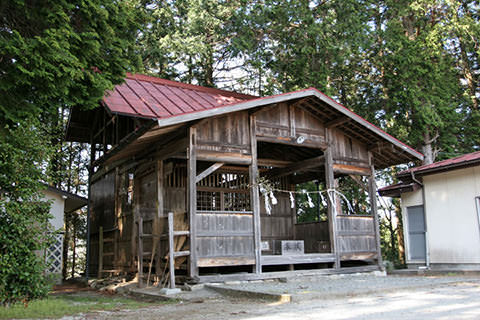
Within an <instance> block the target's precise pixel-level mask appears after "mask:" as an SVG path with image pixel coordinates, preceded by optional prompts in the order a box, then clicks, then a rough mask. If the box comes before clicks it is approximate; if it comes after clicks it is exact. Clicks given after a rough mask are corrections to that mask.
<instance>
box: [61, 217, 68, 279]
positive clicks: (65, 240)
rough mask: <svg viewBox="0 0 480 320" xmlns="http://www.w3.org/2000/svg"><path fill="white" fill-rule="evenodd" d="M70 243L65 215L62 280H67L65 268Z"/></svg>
mask: <svg viewBox="0 0 480 320" xmlns="http://www.w3.org/2000/svg"><path fill="white" fill-rule="evenodd" d="M69 242H70V217H68V214H65V234H64V237H63V249H62V260H63V261H62V279H63V280H66V279H67V266H68V246H69Z"/></svg>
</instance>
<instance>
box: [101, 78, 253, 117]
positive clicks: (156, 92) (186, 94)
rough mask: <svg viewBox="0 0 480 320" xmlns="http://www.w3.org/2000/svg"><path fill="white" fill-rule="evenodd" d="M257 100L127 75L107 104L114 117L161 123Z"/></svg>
mask: <svg viewBox="0 0 480 320" xmlns="http://www.w3.org/2000/svg"><path fill="white" fill-rule="evenodd" d="M255 98H257V97H255V96H251V95H246V94H240V93H236V92H230V91H225V90H219V89H214V88H207V87H201V86H196V85H191V84H186V83H181V82H176V81H171V80H165V79H160V78H156V77H151V76H146V75H139V74H127V77H126V79H125V82H124V83H123V84H121V85H117V86H115V88H114V89H113V90H111V91H108V92H107V93H106V94H105V97H104V98H103V101H104V103H105V104H106V106H107V107H108V108H109V109H110V111H111V112H113V113H118V114H125V115H132V116H136V117H142V118H154V119H161V118H167V117H172V116H176V115H181V114H185V113H190V112H197V111H203V110H207V109H212V108H217V107H221V106H225V105H229V104H234V103H238V102H242V101H245V100H251V99H255Z"/></svg>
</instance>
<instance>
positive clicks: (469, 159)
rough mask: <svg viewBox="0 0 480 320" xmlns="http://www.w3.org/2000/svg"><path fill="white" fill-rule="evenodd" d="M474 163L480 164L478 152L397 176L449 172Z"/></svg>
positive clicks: (405, 171) (417, 168)
mask: <svg viewBox="0 0 480 320" xmlns="http://www.w3.org/2000/svg"><path fill="white" fill-rule="evenodd" d="M476 162H480V151H477V152H472V153H467V154H464V155H463V156H459V157H456V158H451V159H447V160H443V161H439V162H434V163H432V164H427V165H424V166H420V167H415V168H411V169H408V170H404V171H402V172H399V173H398V176H403V175H407V174H410V172H414V173H418V174H420V173H427V172H433V171H441V170H449V169H454V168H458V167H463V166H466V165H470V164H473V163H476Z"/></svg>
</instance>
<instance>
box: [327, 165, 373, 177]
mask: <svg viewBox="0 0 480 320" xmlns="http://www.w3.org/2000/svg"><path fill="white" fill-rule="evenodd" d="M370 170H371V169H370V168H365V167H359V166H353V165H349V164H341V163H334V164H333V171H334V172H336V173H343V174H357V175H360V176H368V175H370V173H371V171H370Z"/></svg>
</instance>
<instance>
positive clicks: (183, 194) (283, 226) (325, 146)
mask: <svg viewBox="0 0 480 320" xmlns="http://www.w3.org/2000/svg"><path fill="white" fill-rule="evenodd" d="M325 122H326V121H324V119H322V117H321V115H320V114H315V115H314V114H313V112H310V111H307V110H306V109H305V108H304V107H303V106H302V103H301V101H298V102H295V103H290V104H288V103H280V104H278V105H272V106H268V107H265V108H263V109H257V110H251V111H250V112H249V111H239V112H235V113H230V114H226V115H221V116H217V117H212V118H207V119H204V120H199V121H197V122H196V123H190V124H188V126H187V125H186V126H184V127H182V128H181V130H183V131H186V132H188V135H187V137H185V133H182V134H181V135H180V134H179V136H178V137H179V140H178V141H180V138H181V139H183V140H182V143H181V144H180V145H179V146H176V145H175V139H173V138H172V140H171V141H170V140H169V142H168V143H167V142H165V143H163V142H162V143H160V142H159V141H160V139H161V137H160V136H159V137H158V141H156V142H155V143H157V142H158V143H157V144H158V146H159V147H158V149H155V152H154V153H151V154H149V153H148V152H147V151H148V150H146V151H145V150H143V151H144V152H143V153H140V155H139V157H138V158H133V159H132V160H131V161H122V162H119V164H118V165H117V167H116V168H115V170H112V168H111V167H109V168H108V170H106V169H105V170H104V171H97V172H100V173H98V178H97V179H96V181H95V182H94V183H92V185H91V190H92V197H91V202H92V203H91V221H90V223H91V230H92V234H91V243H90V254H91V256H92V260H93V261H95V258H96V257H97V256H98V254H99V253H98V248H99V245H98V244H99V243H98V236H97V235H96V233H98V229H99V227H100V226H102V227H103V230H104V237H105V238H112V239H115V240H114V241H111V242H105V243H104V246H103V250H104V251H105V252H113V253H112V254H111V255H108V256H105V258H104V260H103V266H104V268H111V269H114V268H115V269H120V270H123V271H126V272H130V273H134V272H138V274H139V275H142V274H145V276H146V275H147V274H150V271H151V269H152V265H153V266H154V267H153V269H154V271H153V272H154V273H153V274H154V275H155V277H156V278H155V279H156V280H159V279H161V277H162V276H164V277H166V276H167V275H166V274H163V275H162V272H161V271H162V270H164V269H165V265H167V264H168V263H169V261H168V260H167V259H166V258H165V257H167V256H168V239H167V237H165V235H166V234H167V232H168V223H167V222H168V219H167V213H168V212H173V213H174V215H175V217H177V218H178V219H177V220H178V221H180V220H182V221H188V223H187V225H185V230H183V231H189V233H188V234H189V235H188V236H185V237H184V240H185V239H186V241H185V243H184V244H181V245H180V247H181V248H176V251H189V252H190V257H189V258H187V257H182V259H176V261H175V266H174V268H175V270H178V269H181V271H182V272H181V274H183V275H187V276H190V277H192V278H195V279H196V278H197V277H201V276H202V275H203V274H205V273H202V272H204V271H205V272H206V271H208V272H210V271H211V269H209V268H210V267H230V266H248V268H244V269H242V270H248V271H250V270H252V271H251V273H252V274H253V273H255V274H257V275H258V276H260V275H261V273H262V265H264V266H275V265H288V264H292V265H293V264H306V263H308V264H325V263H327V264H329V266H331V264H332V263H333V264H334V265H335V267H336V268H339V267H340V261H345V260H362V259H372V258H377V257H378V255H379V251H378V248H377V246H378V244H377V240H378V238H376V235H375V232H376V230H375V221H374V220H373V217H372V216H355V215H350V216H346V215H341V214H340V212H336V207H335V206H332V205H331V204H330V203H329V202H328V204H329V208H328V218H329V221H322V222H312V223H301V224H297V223H296V214H297V213H296V208H292V206H291V202H290V196H289V194H288V193H280V192H275V197H276V198H277V201H278V203H277V204H276V205H274V206H273V207H272V210H271V213H270V214H268V213H267V212H266V210H265V204H264V201H263V200H264V199H263V196H262V195H261V194H259V190H258V186H257V185H256V182H257V181H258V177H259V176H262V177H267V178H268V179H269V180H270V181H272V182H273V183H276V185H277V186H278V188H280V189H282V190H294V188H295V183H299V181H300V180H298V181H297V182H295V181H296V180H295V179H296V178H299V177H302V180H301V182H304V181H313V180H320V181H324V182H325V185H326V187H327V188H333V187H334V186H335V179H336V178H338V177H339V176H342V175H347V174H355V175H362V176H369V177H370V189H372V187H373V184H372V183H373V181H372V179H373V173H374V171H373V170H374V168H373V166H372V165H371V164H372V163H373V162H372V159H369V153H368V146H367V145H366V144H365V143H362V142H360V141H358V140H356V139H354V138H352V137H350V136H349V135H348V134H346V133H345V132H343V131H342V130H341V129H340V127H341V123H340V122H336V121H334V122H332V121H330V124H329V125H327V124H326V123H325ZM339 123H340V124H339ZM328 126H330V127H328ZM327 127H328V128H327ZM179 130H180V128H179ZM183 131H182V132H183ZM168 134H169V135H170V136H169V137H173V136H174V135H173V133H172V132H169V133H168ZM300 138H301V139H300ZM179 143H180V142H179ZM257 143H258V144H257ZM262 148H263V149H262ZM152 150H153V149H152ZM257 153H258V154H260V158H261V161H259V159H257V157H258V155H257ZM259 162H260V163H261V164H260V165H259ZM317 162H318V165H317ZM308 163H310V164H311V163H313V164H314V165H307V164H308ZM111 166H113V165H111ZM99 170H102V168H101V167H100V168H99ZM130 174H133V178H132V177H129V175H130ZM132 185H133V191H132ZM337 211H338V210H337ZM336 215H337V216H336ZM179 217H181V219H180V218H179ZM178 221H177V222H178ZM175 228H176V229H175V230H177V226H175ZM109 230H110V231H109ZM108 232H112V233H111V234H109V233H108ZM139 232H141V233H142V234H143V236H142V237H139ZM185 234H187V233H185ZM281 240H303V241H304V247H305V255H299V256H295V257H290V258H289V259H286V258H285V257H282V256H280V255H273V247H274V244H273V242H274V241H281ZM263 241H267V242H268V244H269V248H270V249H269V250H264V251H263V252H262V251H261V247H262V246H261V242H263ZM177 244H178V241H177V242H175V243H174V245H175V246H176V245H177ZM140 251H142V252H140ZM262 254H263V256H262ZM177 261H180V262H179V263H180V264H179V265H177ZM90 265H91V269H90V273H95V272H97V270H96V269H95V268H98V266H97V265H95V263H92V261H91V262H90ZM251 266H254V268H253V269H251ZM202 268H208V269H202ZM291 268H292V269H293V266H291ZM212 270H223V269H222V268H215V269H212ZM218 272H222V271H218ZM178 274H179V273H177V275H178ZM177 281H178V278H177Z"/></svg>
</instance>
